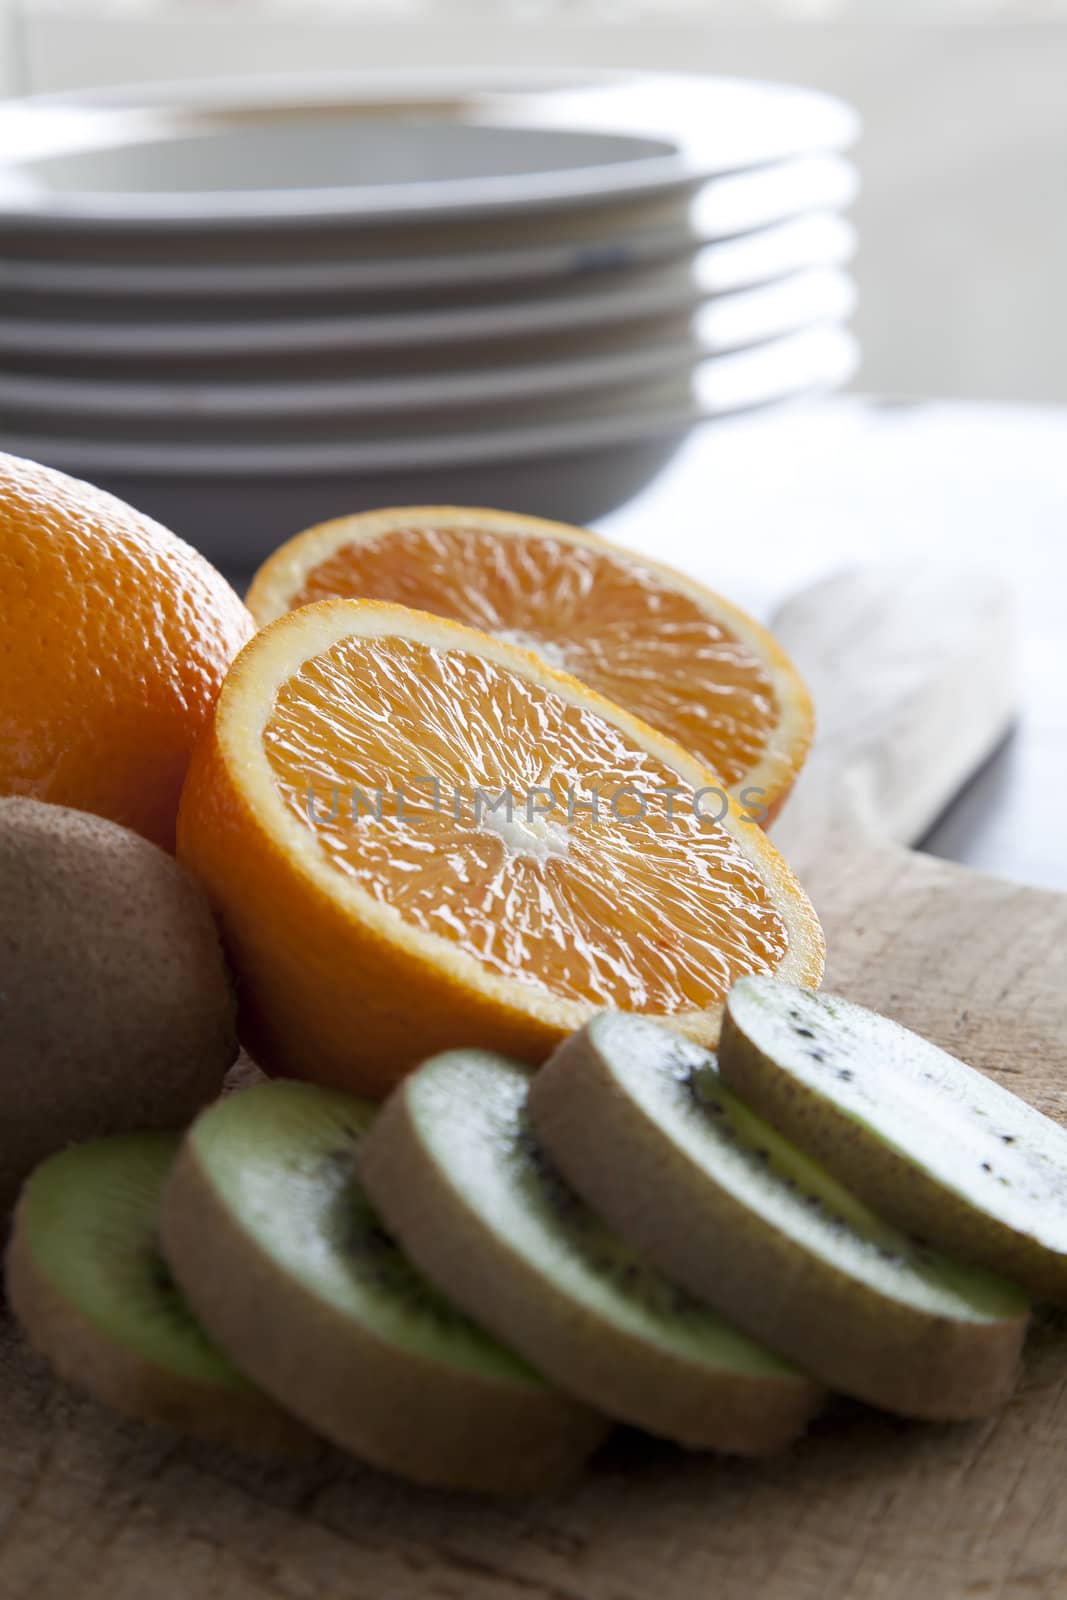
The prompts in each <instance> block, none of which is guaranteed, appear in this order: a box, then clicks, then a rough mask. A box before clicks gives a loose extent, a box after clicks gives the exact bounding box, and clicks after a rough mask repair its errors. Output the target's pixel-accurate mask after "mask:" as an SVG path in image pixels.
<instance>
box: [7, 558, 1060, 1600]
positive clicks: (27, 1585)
mask: <svg viewBox="0 0 1067 1600" xmlns="http://www.w3.org/2000/svg"><path fill="white" fill-rule="evenodd" d="M780 628H781V631H782V634H783V636H784V637H785V638H786V641H787V643H788V645H789V647H790V648H791V649H792V650H793V651H794V653H795V655H796V656H797V658H798V660H799V661H800V663H801V665H802V666H804V667H805V668H806V670H807V671H808V673H809V676H810V678H811V679H812V682H813V685H814V687H815V689H816V693H817V698H818V700H819V702H820V703H821V706H822V714H823V727H824V738H823V740H822V743H821V746H820V749H819V752H818V754H817V756H816V757H815V758H813V761H812V763H811V765H810V769H809V771H808V772H807V773H806V774H805V778H804V779H803V780H802V785H803V786H802V788H798V792H797V795H796V797H795V803H794V804H793V805H791V807H790V811H789V812H787V814H786V816H784V817H783V819H782V826H781V830H780V832H781V837H782V842H783V845H785V844H787V843H788V845H789V846H790V848H792V850H793V853H794V854H795V855H796V857H797V860H798V861H803V863H804V866H805V872H806V876H807V878H808V881H809V883H810V886H811V890H812V893H813V896H814V898H815V900H816V903H817V905H818V907H819V910H820V912H821V914H822V917H823V919H824V922H825V925H826V930H827V935H828V939H829V946H830V965H829V973H828V982H829V983H831V984H832V985H833V986H835V987H837V988H840V989H841V990H843V991H845V992H847V993H848V994H850V995H853V996H855V997H856V998H858V999H860V1000H863V1001H866V1002H868V1003H869V1004H871V1005H874V1006H877V1007H879V1008H881V1009H883V1010H885V1011H887V1012H889V1013H890V1014H891V1015H893V1016H896V1017H899V1018H900V1019H902V1020H903V1021H905V1022H907V1023H910V1024H913V1025H914V1026H916V1027H918V1028H920V1029H921V1030H923V1031H924V1032H925V1033H928V1034H929V1035H930V1036H931V1037H933V1038H934V1039H936V1040H938V1041H939V1042H940V1043H943V1044H945V1045H948V1046H949V1047H951V1048H953V1049H955V1050H958V1051H959V1052H960V1053H962V1054H963V1055H964V1056H965V1057H967V1058H968V1059H969V1060H970V1061H972V1062H974V1064H975V1065H977V1066H979V1067H981V1068H982V1069H984V1070H986V1071H989V1072H990V1073H992V1074H993V1075H994V1076H996V1077H998V1078H1000V1079H1001V1080H1002V1081H1003V1082H1004V1083H1006V1084H1007V1085H1008V1086H1009V1087H1011V1088H1012V1089H1014V1090H1017V1091H1018V1092H1020V1093H1022V1094H1023V1095H1025V1096H1026V1097H1027V1098H1028V1099H1030V1100H1032V1101H1033V1102H1034V1103H1035V1104H1036V1105H1038V1106H1040V1107H1041V1108H1042V1109H1043V1110H1046V1111H1049V1112H1051V1113H1053V1114H1056V1115H1060V1116H1062V1117H1064V1119H1065V1120H1067V896H1057V895H1052V894H1048V893H1042V892H1039V891H1036V890H1032V889H1026V888H1019V887H1014V886H1011V885H1009V884H1005V883H997V882H993V881H989V880H985V879H982V878H979V877H976V876H974V875H972V874H969V873H967V872H965V871H962V870H961V869H959V868H957V867H954V866H950V865H946V864H945V863H943V862H939V861H934V860H930V859H926V858H923V857H920V856H917V855H915V854H913V853H911V852H910V851H908V850H907V849H905V848H903V847H902V843H901V841H905V842H906V841H908V840H910V839H913V838H914V837H915V836H916V835H917V833H919V832H920V831H921V830H922V828H923V827H924V826H925V825H926V824H928V823H929V821H930V820H932V817H933V815H934V814H935V813H936V811H937V809H938V808H939V807H940V806H941V805H942V804H943V803H944V802H945V800H946V799H947V798H949V796H950V795H951V794H952V793H953V792H954V790H955V789H956V788H958V786H959V785H960V783H961V782H962V781H963V780H964V779H965V778H966V776H967V775H968V773H969V771H970V770H971V769H973V766H974V764H975V762H976V761H978V760H979V759H980V758H981V756H982V755H983V754H984V753H985V752H986V751H987V750H988V749H989V747H990V746H991V744H992V742H994V741H995V740H996V738H997V737H998V736H999V735H1000V733H1001V732H1002V731H1003V728H1004V724H1005V718H1006V715H1007V714H1008V711H1009V709H1010V705H1011V698H1012V694H1011V689H1010V681H1009V678H1008V676H1007V675H1006V672H1005V666H1006V663H1010V660H1011V643H1010V635H1009V633H1008V631H1007V627H1006V620H1005V616H1004V610H1003V606H1002V603H1001V599H1000V597H999V596H998V595H997V594H996V592H993V591H990V590H989V589H988V588H987V587H985V586H983V585H973V584H970V583H966V582H962V581H956V580H949V581H947V582H946V583H942V584H941V585H940V587H939V586H938V585H936V584H935V585H934V586H933V587H931V586H929V585H927V584H925V583H918V584H916V583H915V582H914V581H911V580H908V581H905V580H904V579H903V578H901V577H898V578H895V579H894V580H893V581H892V583H891V584H890V585H889V586H888V588H887V586H886V581H885V579H884V576H883V577H877V578H872V577H870V576H867V577H864V576H860V577H857V578H851V579H845V580H839V581H838V582H836V583H833V584H830V585H825V586H823V587H822V588H821V589H819V590H816V591H814V592H812V593H810V594H808V595H806V596H804V597H802V598H801V599H800V600H798V601H797V602H794V603H793V604H792V605H791V606H789V607H788V608H787V610H786V612H785V613H784V614H783V616H782V617H781V619H780ZM270 1314H271V1308H270V1306H269V1305H265V1306H264V1307H263V1315H264V1317H269V1316H270ZM826 1337H827V1338H828V1339H832V1338H833V1329H832V1328H827V1330H826ZM0 1359H2V1380H3V1387H2V1395H0V1439H2V1467H0V1600H31V1597H32V1600H71V1597H75V1596H76V1597H79V1600H81V1597H86V1600H89V1597H100V1600H104V1597H106V1600H179V1597H180V1600H253V1597H255V1600H312V1597H320V1596H321V1597H323V1600H415V1597H419V1600H702V1597H704V1596H707V1597H708V1600H809V1597H810V1600H963V1597H968V1600H1002V1597H1006V1596H1019V1597H1026V1600H1035V1597H1040V1596H1046V1595H1047V1596H1063V1595H1067V1528H1065V1527H1064V1519H1063V1516H1062V1513H1061V1501H1062V1498H1063V1495H1064V1493H1065V1492H1067V1491H1065V1487H1064V1478H1065V1476H1067V1400H1065V1396H1064V1382H1065V1378H1067V1319H1061V1320H1060V1323H1059V1325H1057V1323H1056V1320H1055V1319H1054V1318H1052V1317H1048V1316H1044V1317H1042V1318H1041V1319H1040V1321H1039V1323H1038V1326H1037V1327H1036V1329H1035V1332H1034V1334H1033V1336H1032V1338H1031V1340H1030V1344H1029V1347H1028V1357H1027V1363H1026V1372H1025V1376H1024V1379H1023V1382H1022V1384H1021V1386H1020V1388H1019V1390H1018V1392H1017V1394H1016V1395H1015V1397H1014V1399H1013V1400H1012V1401H1011V1403H1010V1404H1009V1405H1008V1406H1007V1407H1006V1408H1005V1409H1004V1410H1003V1411H1002V1412H1001V1413H1000V1414H998V1415H997V1416H994V1417H990V1418H988V1419H987V1420H985V1421H983V1422H978V1423H974V1424H969V1425H966V1426H942V1427H936V1426H929V1425H919V1424H913V1423H908V1422H904V1421H901V1420H899V1419H894V1418H892V1417H888V1416H883V1415H878V1414H876V1413H874V1412H871V1411H867V1410H864V1409H863V1408H862V1407H860V1406H858V1405H852V1404H850V1403H848V1402H835V1404H834V1407H833V1409H832V1411H831V1413H829V1414H827V1415H826V1416H825V1417H824V1418H822V1419H820V1421H819V1422H818V1423H817V1424H816V1425H815V1427H814V1428H813V1430H812V1432H811V1434H810V1435H809V1437H808V1438H807V1439H805V1440H804V1441H803V1442H802V1443H801V1444H800V1445H799V1446H797V1447H796V1448H795V1449H794V1450H793V1451H792V1452H791V1453H789V1454H787V1455H785V1456H782V1457H780V1458H778V1459H775V1460H772V1461H768V1462H766V1463H763V1464H742V1463H738V1462H735V1461H730V1460H715V1459H711V1458H702V1457H692V1456H686V1455H684V1454H683V1453H681V1452H679V1451H676V1450H673V1449H671V1448H669V1447H667V1446H665V1445H661V1444H657V1443H654V1442H652V1441H649V1440H646V1439H643V1438H640V1437H638V1436H637V1435H634V1434H628V1433H620V1434H618V1435H617V1436H616V1437H615V1439H614V1440H613V1442H611V1443H610V1444H609V1445H608V1447H607V1448H606V1450H605V1451H604V1453H603V1455H602V1456H601V1457H600V1458H599V1459H598V1461H597V1462H596V1464H595V1465H594V1466H593V1467H592V1468H591V1469H590V1471H589V1472H588V1474H587V1475H586V1477H585V1478H584V1480H582V1481H581V1482H580V1483H578V1484H577V1485H576V1486H574V1487H573V1488H571V1489H570V1490H569V1491H567V1492H566V1493H561V1494H559V1495H558V1496H555V1497H552V1498H548V1499H543V1500H539V1501H536V1502H527V1503H523V1504H518V1505H508V1504H494V1503H492V1502H489V1501H473V1500H468V1499H463V1498H461V1497H459V1496H450V1495H444V1494H436V1493H429V1492H421V1491H417V1490H412V1489H409V1488H407V1487H406V1486H404V1485H402V1484H400V1483H396V1482H393V1481H392V1480H390V1479H388V1478H386V1477H384V1476H381V1475H379V1474H377V1473H375V1472H373V1471H370V1470H364V1469H362V1468H361V1467H359V1466H358V1465H356V1464H355V1463H352V1462H349V1461H345V1460H343V1459H341V1458H339V1457H338V1456H336V1455H334V1454H332V1453H324V1456H323V1458H322V1459H321V1460H317V1461H315V1462H312V1463H308V1464H304V1465H295V1466H294V1465H286V1466H276V1465H271V1466H265V1465H256V1464H250V1463H249V1462H247V1461H244V1460H242V1459H239V1458H237V1457H235V1456H231V1455H228V1454H226V1453H225V1452H222V1451H219V1450H215V1449H212V1448H208V1447H206V1446H199V1445H189V1444H183V1443H181V1442H179V1441H177V1440H175V1439H174V1438H172V1437H169V1436H168V1435H166V1434H163V1433H156V1432H152V1431H150V1430H148V1429H145V1428H141V1427H139V1426H137V1425H135V1424H132V1423H130V1424H126V1423H121V1422H117V1421H115V1420H113V1419H112V1418H111V1417H110V1416H108V1415H107V1414H105V1413H104V1412H103V1411H102V1410H100V1409H99V1408H98V1407H97V1406H95V1405H94V1404H92V1403H90V1402H88V1401H83V1400H81V1399H80V1398H79V1397H78V1396H76V1395H75V1394H73V1393H72V1392H71V1391H69V1390H67V1389H65V1388H63V1387H61V1386H60V1385H59V1384H58V1383H55V1382H53V1381H52V1379H51V1378H50V1377H49V1376H48V1375H47V1374H46V1373H44V1372H42V1371H41V1370H40V1368H39V1367H38V1366H37V1365H36V1363H35V1362H34V1361H33V1359H32V1358H31V1357H30V1356H28V1355H27V1354H26V1353H25V1352H24V1351H23V1349H22V1347H21V1345H20V1343H19V1341H18V1339H17V1338H16V1337H15V1335H14V1334H13V1333H12V1331H11V1330H10V1328H7V1329H5V1332H4V1335H3V1343H2V1349H0Z"/></svg>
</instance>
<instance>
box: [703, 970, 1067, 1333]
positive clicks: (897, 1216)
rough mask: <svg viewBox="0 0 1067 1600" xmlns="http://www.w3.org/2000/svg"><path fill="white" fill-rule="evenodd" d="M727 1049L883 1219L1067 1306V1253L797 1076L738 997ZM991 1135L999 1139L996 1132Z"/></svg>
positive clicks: (795, 1137)
mask: <svg viewBox="0 0 1067 1600" xmlns="http://www.w3.org/2000/svg"><path fill="white" fill-rule="evenodd" d="M745 981H751V980H745ZM780 987H781V989H782V993H783V1001H785V1000H788V997H789V995H790V994H791V993H793V992H794V991H793V987H792V985H788V984H781V985H780ZM738 992H739V993H740V990H739V991H738ZM820 1000H829V1001H830V1002H831V1004H838V1005H840V1004H841V1002H840V1001H835V1000H834V997H833V996H827V995H824V996H821V997H820ZM849 1008H850V1009H852V1008H851V1006H850V1007H849ZM878 1021H879V1022H880V1023H883V1024H885V1025H886V1026H887V1027H889V1026H892V1028H893V1029H894V1030H898V1031H899V1034H900V1035H903V1036H907V1032H908V1030H906V1029H904V1028H901V1027H899V1025H898V1024H895V1023H894V1024H889V1021H888V1019H887V1018H883V1017H879V1018H878ZM912 1037H913V1040H914V1043H915V1045H916V1047H917V1048H919V1049H922V1050H924V1051H929V1052H930V1053H931V1054H932V1055H933V1054H935V1053H936V1054H941V1055H943V1054H944V1052H940V1051H936V1049H935V1047H934V1046H933V1045H931V1044H930V1043H929V1041H928V1040H926V1039H923V1038H922V1037H921V1036H920V1035H913V1036H912ZM718 1056H719V1067H720V1070H721V1072H722V1076H723V1079H724V1080H725V1082H726V1083H728V1084H729V1085H730V1086H731V1087H732V1088H733V1089H734V1090H735V1092H736V1093H737V1094H739V1095H740V1096H741V1097H742V1098H743V1099H744V1100H745V1101H747V1103H748V1104H749V1105H751V1107H752V1109H753V1110H754V1111H757V1112H758V1113H759V1114H760V1116H762V1117H765V1118H766V1120H767V1121H768V1122H769V1123H771V1125H772V1126H773V1127H775V1128H777V1129H778V1130H779V1132H781V1133H782V1134H783V1135H784V1136H785V1137H786V1138H787V1139H791V1140H792V1141H793V1143H794V1144H795V1145H796V1146H797V1147H798V1149H801V1150H803V1151H805V1152H806V1153H807V1154H808V1155H810V1156H811V1157H812V1159H813V1160H815V1161H818V1162H820V1163H821V1164H822V1165H823V1166H824V1167H825V1168H826V1170H827V1172H830V1173H832V1174H833V1175H834V1177H835V1178H836V1179H837V1180H838V1182H839V1183H843V1184H844V1185H845V1187H846V1188H847V1189H851V1190H852V1192H853V1194H855V1195H857V1196H858V1197H859V1198H860V1199H861V1200H863V1201H864V1202H865V1203H866V1204H867V1205H869V1206H870V1207H871V1210H872V1211H876V1212H877V1213H878V1215H879V1216H882V1217H885V1218H886V1220H887V1221H889V1222H892V1223H894V1224H895V1225H896V1226H897V1227H898V1228H901V1229H903V1230H904V1231H905V1232H906V1233H912V1234H916V1235H918V1236H920V1237H922V1238H926V1239H929V1240H930V1242H931V1243H932V1244H935V1245H937V1246H938V1247H939V1248H940V1249H942V1250H946V1251H948V1252H949V1253H950V1254H952V1255H955V1256H958V1257H959V1259H960V1260H961V1261H971V1262H974V1263H975V1264H976V1265H978V1266H982V1267H986V1268H988V1269H989V1271H991V1272H999V1273H1002V1274H1003V1275H1004V1277H1006V1278H1011V1279H1013V1280H1014V1281H1015V1282H1017V1283H1019V1284H1021V1285H1022V1286H1023V1288H1025V1289H1026V1290H1027V1291H1028V1292H1029V1293H1030V1294H1032V1295H1033V1296H1034V1298H1035V1299H1036V1300H1040V1301H1051V1302H1052V1303H1053V1304H1057V1305H1067V1253H1065V1252H1064V1251H1063V1250H1058V1249H1055V1248H1053V1247H1051V1246H1048V1245H1045V1244H1042V1242H1041V1241H1040V1240H1039V1239H1035V1238H1034V1237H1033V1235H1031V1234H1027V1233H1024V1232H1021V1231H1019V1230H1018V1229H1017V1228H1014V1227H1012V1226H1011V1224H1010V1223H1008V1222H1006V1221H1004V1220H1003V1219H1002V1218H1000V1217H997V1216H995V1215H992V1214H990V1213H989V1212H987V1211H984V1210H982V1209H981V1207H980V1203H977V1204H976V1203H972V1202H970V1201H969V1200H968V1199H967V1197H966V1195H960V1194H959V1193H958V1192H957V1191H956V1190H955V1189H954V1188H953V1187H952V1186H951V1185H950V1184H949V1183H947V1182H942V1181H940V1180H939V1179H938V1178H937V1177H936V1176H935V1174H934V1173H932V1172H929V1171H927V1170H926V1168H925V1167H923V1166H922V1165H921V1164H920V1163H919V1162H917V1161H912V1160H909V1159H908V1156H907V1154H906V1153H903V1152H900V1151H897V1150H895V1149H894V1148H893V1146H892V1144H890V1143H889V1142H888V1141H887V1140H885V1139H883V1138H881V1137H880V1136H879V1134H878V1133H877V1132H876V1131H874V1130H873V1129H869V1128H867V1127H865V1126H864V1125H863V1123H862V1122H860V1121H858V1120H857V1119H856V1118H854V1117H852V1116H851V1115H850V1114H849V1112H848V1111H847V1110H845V1109H843V1108H839V1107H836V1106H835V1105H834V1104H833V1103H832V1102H828V1101H826V1100H824V1099H822V1097H821V1096H820V1095H819V1094H818V1092H817V1091H816V1090H812V1089H809V1088H808V1087H807V1086H806V1085H804V1084H803V1083H800V1082H797V1081H796V1079H794V1078H793V1077H792V1076H791V1075H790V1073H789V1072H788V1071H785V1070H783V1069H782V1068H780V1067H779V1066H778V1065H777V1064H776V1063H775V1062H774V1061H773V1060H772V1059H770V1058H769V1057H768V1056H766V1055H765V1054H764V1053H763V1051H762V1050H761V1049H760V1048H759V1046H758V1045H757V1044H756V1043H755V1042H754V1041H753V1040H752V1039H750V1038H749V1037H748V1035H747V1034H746V1033H745V1031H744V1028H743V1027H742V1026H741V1025H740V1024H739V1022H738V1020H737V1018H736V1017H735V1016H734V1015H733V1013H732V1012H731V1009H730V997H727V1004H726V1009H725V1011H724V1013H723V1026H722V1038H721V1040H720V1043H719V1051H718ZM951 1059H953V1060H954V1059H955V1058H951ZM958 1065H959V1068H960V1072H961V1073H963V1074H967V1075H970V1076H977V1074H976V1073H975V1071H974V1069H973V1068H972V1067H967V1066H965V1065H964V1064H963V1062H959V1063H958ZM983 1081H984V1082H985V1080H983ZM986 1086H987V1087H988V1088H989V1090H990V1091H991V1093H994V1094H998V1095H1003V1096H1004V1097H1005V1099H1006V1100H1007V1102H1008V1104H1009V1105H1010V1103H1011V1101H1012V1100H1013V1099H1015V1096H1012V1095H1009V1092H1008V1091H1007V1090H1005V1089H1003V1088H1002V1087H1001V1086H998V1085H994V1084H992V1083H987V1084H986ZM1023 1105H1024V1102H1021V1101H1020V1102H1018V1109H1019V1110H1022V1109H1023ZM1025 1110H1026V1112H1027V1113H1030V1114H1032V1115H1033V1117H1034V1118H1038V1117H1039V1116H1040V1113H1038V1112H1036V1111H1032V1108H1031V1107H1030V1106H1029V1105H1026V1107H1025ZM1057 1131H1060V1130H1059V1128H1058V1125H1057ZM1018 1137H1019V1138H1020V1139H1021V1140H1025V1133H1024V1132H1022V1131H1020V1133H1019V1135H1018ZM991 1142H992V1143H993V1144H994V1145H995V1139H994V1140H993V1141H991ZM992 1159H993V1160H995V1159H996V1158H995V1156H994V1157H993V1158H992ZM977 1160H978V1157H977V1156H976V1157H975V1161H976V1162H977Z"/></svg>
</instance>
